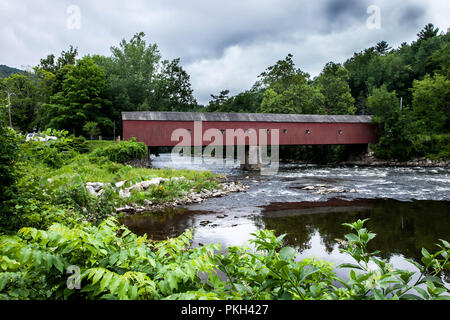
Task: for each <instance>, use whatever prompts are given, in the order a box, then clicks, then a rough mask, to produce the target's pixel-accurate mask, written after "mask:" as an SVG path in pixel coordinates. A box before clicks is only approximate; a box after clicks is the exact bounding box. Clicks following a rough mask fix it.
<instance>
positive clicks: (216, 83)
mask: <svg viewBox="0 0 450 320" xmlns="http://www.w3.org/2000/svg"><path fill="white" fill-rule="evenodd" d="M72 4H74V5H78V6H79V7H80V9H81V29H79V30H70V29H68V28H67V26H66V23H67V19H68V13H67V12H66V10H67V8H68V6H69V5H72ZM369 5H377V6H379V7H380V9H381V17H382V28H381V29H380V30H368V29H367V28H366V26H365V23H366V20H367V18H368V15H367V12H366V10H367V7H368V6H369ZM449 10H450V2H449V1H448V0H428V1H419V0H407V1H392V0H324V1H299V0H282V1H280V0H246V1H238V0H234V1H233V0H230V1H227V2H219V1H211V0H191V1H185V0H151V1H148V0H134V1H128V2H125V1H111V0H110V1H107V0H96V1H88V0H62V1H52V0H33V1H28V0H2V2H1V3H0V21H2V24H1V25H0V39H2V41H1V42H0V64H7V65H10V66H13V67H21V66H24V65H31V66H34V65H37V64H38V63H39V59H40V58H43V57H45V56H46V55H47V54H49V53H56V54H59V53H60V52H61V51H62V50H67V48H68V47H69V45H71V44H72V45H74V46H77V47H78V48H79V51H80V54H81V55H84V54H88V53H91V54H92V53H97V54H104V55H109V54H110V47H111V46H117V45H118V44H119V42H120V40H121V39H123V38H125V39H130V38H131V37H132V36H133V34H135V33H136V32H140V31H144V32H145V33H146V35H147V41H148V42H151V43H157V44H158V46H159V48H160V50H161V53H162V55H163V57H164V58H166V59H174V58H178V57H180V58H181V63H182V64H183V65H184V67H185V68H186V70H187V71H188V72H189V73H190V75H191V81H192V84H193V87H194V94H195V96H196V97H197V99H198V101H199V102H201V103H207V102H208V100H209V97H210V94H211V93H217V92H219V91H220V90H222V89H230V91H231V93H232V94H236V93H238V92H240V91H243V90H246V89H249V88H250V87H251V85H252V84H253V83H254V82H255V81H256V77H257V75H258V74H259V73H261V72H262V71H264V69H265V68H267V67H268V66H270V65H272V64H273V63H274V62H276V61H277V60H279V59H282V58H284V57H285V56H286V55H287V54H288V53H293V54H294V61H295V62H296V64H297V66H298V67H300V68H302V70H305V71H307V72H309V73H310V74H311V75H312V76H314V75H317V74H318V73H319V72H320V71H321V68H322V67H323V66H324V64H325V63H326V62H328V61H336V62H343V61H344V60H345V59H346V58H348V57H350V56H351V55H352V54H353V52H355V51H361V50H362V49H364V48H366V47H368V46H371V45H374V44H375V43H377V42H378V41H381V40H386V41H388V42H389V43H390V45H391V46H394V47H395V46H397V45H399V44H400V43H401V42H403V41H408V42H409V41H412V40H414V39H415V37H416V33H417V32H418V31H419V30H420V29H421V28H422V27H423V26H424V25H425V24H426V23H428V22H432V23H434V24H435V25H437V26H438V27H439V28H440V29H441V30H446V29H447V28H448V27H449V24H448V22H447V19H448V15H449V13H450V12H449Z"/></svg>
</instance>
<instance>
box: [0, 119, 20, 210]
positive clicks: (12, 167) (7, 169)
mask: <svg viewBox="0 0 450 320" xmlns="http://www.w3.org/2000/svg"><path fill="white" fill-rule="evenodd" d="M18 160H19V136H18V135H17V134H16V132H15V131H14V130H13V129H12V128H10V127H9V126H7V125H6V123H5V122H4V121H2V119H0V180H1V183H0V203H2V206H3V202H4V201H6V200H9V199H11V198H12V197H13V196H14V193H15V191H16V189H15V183H16V181H17V179H18V178H19V172H18V168H17V162H18Z"/></svg>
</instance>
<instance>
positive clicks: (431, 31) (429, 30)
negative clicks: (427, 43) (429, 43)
mask: <svg viewBox="0 0 450 320" xmlns="http://www.w3.org/2000/svg"><path fill="white" fill-rule="evenodd" d="M438 33H439V28H435V27H434V25H433V24H432V23H428V24H427V25H426V26H425V27H424V28H423V29H422V30H421V31H420V32H419V33H418V34H417V36H418V37H419V41H424V40H428V39H431V38H433V37H436V36H437V35H438Z"/></svg>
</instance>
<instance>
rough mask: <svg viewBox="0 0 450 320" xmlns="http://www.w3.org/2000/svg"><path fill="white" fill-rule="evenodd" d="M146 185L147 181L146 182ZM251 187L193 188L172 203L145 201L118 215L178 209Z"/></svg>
mask: <svg viewBox="0 0 450 320" xmlns="http://www.w3.org/2000/svg"><path fill="white" fill-rule="evenodd" d="M223 179H225V178H222V179H221V180H223ZM144 183H145V181H144ZM248 188H249V186H246V185H243V184H242V183H241V182H234V181H231V182H221V183H219V185H218V186H217V188H214V189H211V190H208V189H206V188H203V189H202V190H200V191H195V190H194V188H191V189H190V190H189V191H188V192H184V193H183V196H182V197H180V198H176V199H174V200H172V201H166V202H162V203H153V202H152V201H151V200H148V199H145V200H144V205H141V204H137V203H129V204H127V205H126V206H123V207H119V208H116V212H115V213H116V214H125V215H133V214H138V213H143V212H146V213H151V212H158V211H164V210H166V209H169V208H176V207H180V206H185V205H193V204H198V203H202V202H204V201H206V200H207V199H210V198H220V197H223V196H225V195H228V194H230V193H235V192H246V191H247V189H248Z"/></svg>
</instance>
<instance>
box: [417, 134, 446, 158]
mask: <svg viewBox="0 0 450 320" xmlns="http://www.w3.org/2000/svg"><path fill="white" fill-rule="evenodd" d="M414 149H415V152H416V155H417V156H419V157H424V156H425V157H427V158H429V159H433V160H440V159H449V158H450V134H441V135H432V136H429V135H418V136H416V138H415V139H414Z"/></svg>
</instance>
